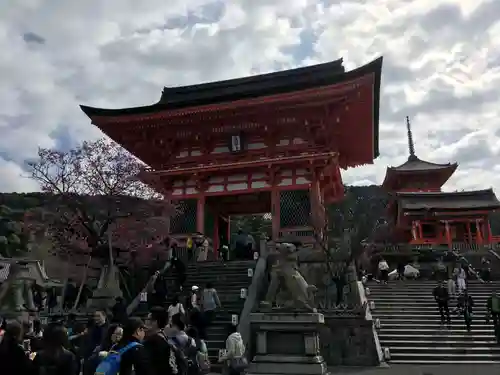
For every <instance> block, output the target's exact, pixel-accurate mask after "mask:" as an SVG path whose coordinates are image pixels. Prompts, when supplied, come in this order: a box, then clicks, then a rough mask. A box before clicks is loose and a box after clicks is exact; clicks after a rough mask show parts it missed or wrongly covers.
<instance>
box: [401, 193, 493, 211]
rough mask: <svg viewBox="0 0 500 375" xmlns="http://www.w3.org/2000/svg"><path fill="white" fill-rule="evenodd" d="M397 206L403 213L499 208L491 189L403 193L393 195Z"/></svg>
mask: <svg viewBox="0 0 500 375" xmlns="http://www.w3.org/2000/svg"><path fill="white" fill-rule="evenodd" d="M395 196H396V199H397V202H398V205H399V207H400V208H401V209H403V210H404V211H421V210H443V211H447V210H457V209H467V210H471V209H476V210H479V209H487V210H496V209H498V208H500V201H499V200H498V198H497V196H496V195H495V193H494V192H493V190H492V189H486V190H474V191H463V192H449V193H447V192H404V193H395Z"/></svg>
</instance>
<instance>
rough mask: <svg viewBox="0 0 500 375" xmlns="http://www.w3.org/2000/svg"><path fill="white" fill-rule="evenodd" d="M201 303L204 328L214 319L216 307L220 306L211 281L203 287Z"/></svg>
mask: <svg viewBox="0 0 500 375" xmlns="http://www.w3.org/2000/svg"><path fill="white" fill-rule="evenodd" d="M201 305H202V307H203V319H204V325H205V327H204V328H205V329H206V328H207V327H209V326H210V325H211V324H212V322H213V321H214V320H215V312H216V309H217V308H220V307H221V303H220V299H219V295H218V294H217V290H216V289H215V288H214V286H213V285H212V283H211V282H208V283H207V284H206V285H205V289H203V294H202V298H201ZM202 338H203V339H205V338H206V337H202Z"/></svg>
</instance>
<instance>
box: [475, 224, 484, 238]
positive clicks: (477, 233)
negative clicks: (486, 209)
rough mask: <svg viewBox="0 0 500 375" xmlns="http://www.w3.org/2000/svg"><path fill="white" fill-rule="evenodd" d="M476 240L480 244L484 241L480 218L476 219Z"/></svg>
mask: <svg viewBox="0 0 500 375" xmlns="http://www.w3.org/2000/svg"><path fill="white" fill-rule="evenodd" d="M476 236H477V238H476V242H477V243H478V244H482V243H483V234H482V233H481V221H479V220H476Z"/></svg>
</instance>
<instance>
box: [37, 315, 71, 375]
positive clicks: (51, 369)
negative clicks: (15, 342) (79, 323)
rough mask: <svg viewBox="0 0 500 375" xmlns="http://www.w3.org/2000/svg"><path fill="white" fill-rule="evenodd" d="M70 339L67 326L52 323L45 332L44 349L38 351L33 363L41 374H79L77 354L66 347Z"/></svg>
mask: <svg viewBox="0 0 500 375" xmlns="http://www.w3.org/2000/svg"><path fill="white" fill-rule="evenodd" d="M67 341H68V334H67V332H66V328H64V326H63V325H61V324H52V325H49V326H48V327H47V329H46V330H45V331H44V333H43V346H44V349H43V350H41V351H39V352H37V353H36V355H35V358H34V359H33V365H34V366H35V368H36V369H37V372H38V374H39V375H78V374H79V371H80V366H79V363H78V361H77V359H76V356H75V355H74V354H73V353H72V352H70V351H69V350H66V349H65V346H66V344H67Z"/></svg>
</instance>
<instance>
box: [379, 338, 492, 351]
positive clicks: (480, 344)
mask: <svg viewBox="0 0 500 375" xmlns="http://www.w3.org/2000/svg"><path fill="white" fill-rule="evenodd" d="M381 345H382V346H383V347H388V348H392V347H398V348H399V347H430V348H433V347H438V345H439V346H445V347H447V346H450V347H457V348H461V347H464V346H465V347H467V348H470V347H471V346H473V347H474V348H490V347H494V348H496V349H500V347H498V344H497V342H496V341H495V340H483V341H479V340H443V341H436V340H419V341H414V340H408V339H406V340H405V339H401V340H384V341H383V342H381Z"/></svg>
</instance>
